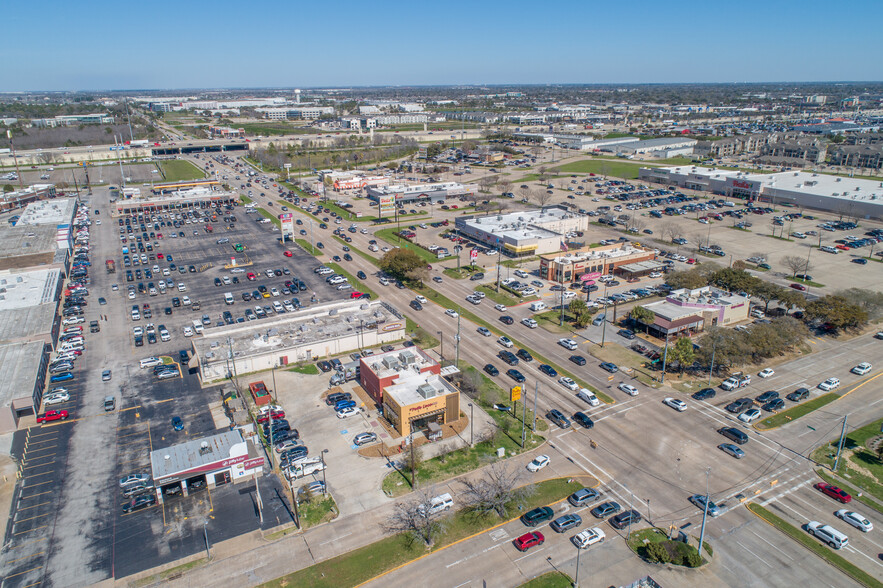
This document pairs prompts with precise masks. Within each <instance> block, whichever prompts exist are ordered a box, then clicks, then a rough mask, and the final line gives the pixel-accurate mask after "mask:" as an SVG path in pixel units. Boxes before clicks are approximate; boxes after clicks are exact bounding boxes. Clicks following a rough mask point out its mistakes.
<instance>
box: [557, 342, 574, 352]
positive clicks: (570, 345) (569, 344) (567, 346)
mask: <svg viewBox="0 0 883 588" xmlns="http://www.w3.org/2000/svg"><path fill="white" fill-rule="evenodd" d="M558 345H561V346H562V347H564V348H565V349H569V350H570V351H573V350H575V349H577V348H578V347H579V345H578V344H577V342H576V341H574V340H573V339H558Z"/></svg>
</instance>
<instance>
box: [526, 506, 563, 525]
mask: <svg viewBox="0 0 883 588" xmlns="http://www.w3.org/2000/svg"><path fill="white" fill-rule="evenodd" d="M553 516H555V511H553V510H552V509H551V508H549V507H548V506H539V507H537V508H534V509H532V510H529V511H527V512H526V513H524V514H523V515H521V522H522V523H524V524H525V525H527V526H528V527H536V526H537V525H540V524H542V523H545V522H546V521H549V520H552V517H553Z"/></svg>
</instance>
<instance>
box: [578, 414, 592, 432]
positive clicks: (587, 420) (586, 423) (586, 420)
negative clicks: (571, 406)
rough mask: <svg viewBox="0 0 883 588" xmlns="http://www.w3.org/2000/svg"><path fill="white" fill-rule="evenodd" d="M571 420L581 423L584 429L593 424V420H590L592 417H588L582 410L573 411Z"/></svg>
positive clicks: (589, 427)
mask: <svg viewBox="0 0 883 588" xmlns="http://www.w3.org/2000/svg"><path fill="white" fill-rule="evenodd" d="M573 420H574V421H576V422H577V423H579V424H581V425H582V426H583V427H585V428H586V429H591V428H592V427H594V426H595V423H594V421H592V419H590V418H589V415H587V414H586V413H584V412H575V413H573Z"/></svg>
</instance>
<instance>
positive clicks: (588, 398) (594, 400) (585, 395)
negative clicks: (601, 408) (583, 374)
mask: <svg viewBox="0 0 883 588" xmlns="http://www.w3.org/2000/svg"><path fill="white" fill-rule="evenodd" d="M576 397H577V398H579V399H580V400H583V401H585V402H588V403H589V406H598V405H600V404H601V401H600V400H598V397H597V396H595V395H594V394H592V391H591V390H589V389H588V388H581V389H580V391H579V392H577V393H576Z"/></svg>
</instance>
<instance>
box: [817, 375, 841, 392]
mask: <svg viewBox="0 0 883 588" xmlns="http://www.w3.org/2000/svg"><path fill="white" fill-rule="evenodd" d="M839 387H840V380H838V379H837V378H828V379H827V380H825V381H824V382H822V383H821V384H819V390H824V391H825V392H828V391H829V390H833V389H834V388H839Z"/></svg>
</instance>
